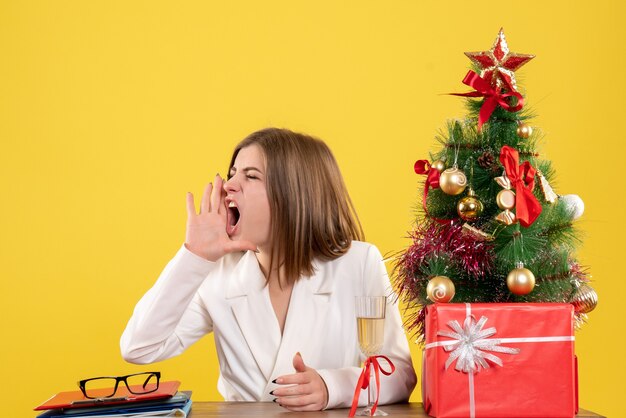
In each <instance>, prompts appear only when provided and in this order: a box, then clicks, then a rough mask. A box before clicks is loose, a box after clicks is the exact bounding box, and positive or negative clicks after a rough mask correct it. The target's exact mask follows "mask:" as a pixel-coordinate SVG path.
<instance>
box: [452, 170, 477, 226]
mask: <svg viewBox="0 0 626 418" xmlns="http://www.w3.org/2000/svg"><path fill="white" fill-rule="evenodd" d="M473 179H474V161H473V160H472V165H471V168H470V186H469V190H468V192H467V196H465V197H464V198H462V199H461V200H459V202H458V203H457V205H456V211H457V213H458V214H459V217H460V218H461V219H463V220H464V221H469V222H473V221H475V220H476V219H478V218H480V215H482V213H483V203H482V202H481V201H480V200H478V198H477V197H476V193H475V192H474V189H472V186H471V182H472V180H473Z"/></svg>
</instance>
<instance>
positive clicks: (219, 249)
mask: <svg viewBox="0 0 626 418" xmlns="http://www.w3.org/2000/svg"><path fill="white" fill-rule="evenodd" d="M222 186H223V180H222V178H221V177H220V175H219V174H218V175H216V176H215V185H213V184H212V183H209V184H207V186H206V188H205V189H204V194H203V195H202V201H201V202H200V212H199V213H197V212H196V207H195V203H194V199H193V194H192V193H190V192H189V193H187V232H186V234H185V247H187V249H188V250H189V251H191V252H192V253H194V254H196V255H198V256H200V257H203V258H205V259H207V260H209V261H217V260H219V259H220V258H221V257H223V256H224V255H225V254H228V253H232V252H237V251H246V250H251V251H256V250H257V247H256V245H254V244H253V243H252V242H249V241H233V240H231V239H230V237H229V236H228V234H227V233H226V210H227V209H226V207H225V205H224V194H223V187H222Z"/></svg>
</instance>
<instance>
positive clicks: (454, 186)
mask: <svg viewBox="0 0 626 418" xmlns="http://www.w3.org/2000/svg"><path fill="white" fill-rule="evenodd" d="M439 187H440V188H441V190H442V191H443V192H444V193H445V194H449V195H452V196H456V195H458V194H461V193H463V191H464V190H465V188H466V187H467V177H465V173H464V172H463V171H462V170H459V168H458V167H457V166H456V164H455V165H453V166H452V168H448V169H446V170H444V171H443V173H441V176H440V177H439Z"/></svg>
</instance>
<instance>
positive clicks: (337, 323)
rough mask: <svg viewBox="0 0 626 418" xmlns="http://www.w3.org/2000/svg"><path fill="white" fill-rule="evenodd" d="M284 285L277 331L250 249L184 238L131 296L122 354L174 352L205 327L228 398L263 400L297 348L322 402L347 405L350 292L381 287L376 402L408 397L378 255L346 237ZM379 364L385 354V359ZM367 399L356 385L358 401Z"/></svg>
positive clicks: (357, 361) (353, 378)
mask: <svg viewBox="0 0 626 418" xmlns="http://www.w3.org/2000/svg"><path fill="white" fill-rule="evenodd" d="M314 267H315V273H314V275H313V276H311V277H310V278H306V277H305V278H301V279H300V280H298V281H297V282H296V283H295V285H294V287H293V290H292V294H291V300H290V302H289V309H288V312H287V318H286V321H285V328H284V332H283V335H282V336H281V333H280V328H279V325H278V320H277V318H276V315H275V313H274V310H273V308H272V304H271V301H270V298H269V293H268V287H267V286H266V280H265V277H264V276H263V274H262V272H261V270H260V267H259V264H258V262H257V260H256V257H255V255H254V253H253V252H246V253H237V254H229V255H227V256H224V257H222V258H221V259H220V260H218V261H217V262H210V261H207V260H205V259H203V258H201V257H198V256H196V255H195V254H193V253H191V252H190V251H188V250H187V249H186V248H185V247H184V246H183V247H182V248H181V249H180V250H179V251H178V253H177V254H176V256H175V257H174V258H173V259H172V260H171V261H170V262H169V264H168V265H167V266H166V267H165V270H163V272H162V273H161V276H160V277H159V279H158V280H157V282H156V284H155V285H154V286H153V287H152V288H151V289H150V290H149V291H148V292H147V293H146V294H145V295H144V296H143V298H142V299H141V300H140V301H139V303H137V306H136V307H135V310H134V313H133V316H132V317H131V319H130V321H129V322H128V325H127V326H126V329H125V330H124V333H123V335H122V338H121V341H120V346H121V350H122V356H123V357H124V359H125V360H127V361H129V362H132V363H138V364H147V363H152V362H156V361H160V360H165V359H167V358H170V357H173V356H176V355H178V354H180V353H182V352H183V351H185V349H186V348H187V347H189V346H190V345H191V344H193V343H194V342H196V341H197V340H198V339H200V338H201V337H202V336H204V335H205V334H207V333H210V332H213V333H214V337H215V345H216V348H217V354H218V358H219V364H220V377H219V380H218V390H219V392H220V393H221V394H222V396H224V398H225V399H226V400H227V401H271V400H272V399H273V398H274V397H273V396H271V395H270V394H269V392H270V391H271V390H273V389H276V388H277V387H278V385H276V384H273V383H272V380H274V379H275V378H276V377H278V376H281V375H285V374H291V373H295V371H294V369H293V365H292V360H293V356H294V355H295V354H296V352H300V353H301V354H302V358H303V359H304V362H305V364H306V365H307V366H309V367H312V368H315V369H316V370H317V372H318V373H319V374H320V376H321V377H322V378H323V379H324V382H325V383H326V386H327V388H328V398H329V399H328V404H327V406H326V408H337V407H349V406H350V404H351V402H352V397H353V395H354V390H355V387H356V383H357V380H358V377H359V375H360V373H361V363H362V361H363V360H364V356H363V355H362V354H361V352H360V350H359V345H358V339H357V326H356V319H355V310H354V297H355V296H361V295H372V296H377V295H388V296H390V297H389V298H388V303H387V312H386V318H385V343H384V347H383V349H382V351H381V354H383V355H385V356H387V357H389V358H390V359H391V360H392V361H393V363H394V364H395V366H396V371H395V372H394V373H393V374H392V375H391V376H384V375H382V374H381V378H382V380H381V390H380V404H385V403H393V402H398V401H403V400H407V399H408V398H409V395H410V394H411V392H412V390H413V388H414V387H415V384H416V381H417V379H416V376H415V371H414V370H413V366H412V363H411V356H410V352H409V347H408V343H407V339H406V337H405V334H404V331H403V328H402V320H401V318H400V313H399V311H398V306H397V300H396V298H395V297H394V296H393V295H392V293H393V292H392V289H391V286H390V283H389V278H388V276H387V271H386V269H385V266H384V263H383V259H382V256H381V255H380V252H379V251H378V249H377V248H376V247H374V246H373V245H371V244H367V243H363V242H358V241H353V242H352V246H351V248H350V250H349V251H348V252H347V253H346V254H344V255H343V256H341V257H339V258H337V259H335V260H331V261H315V262H314ZM382 364H383V367H384V366H385V365H384V361H383V363H382ZM366 403H367V394H366V391H362V392H361V396H360V401H359V404H360V405H364V404H366Z"/></svg>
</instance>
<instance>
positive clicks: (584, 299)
mask: <svg viewBox="0 0 626 418" xmlns="http://www.w3.org/2000/svg"><path fill="white" fill-rule="evenodd" d="M571 303H572V305H574V310H575V311H576V312H578V313H583V314H586V313H589V312H591V311H593V310H594V309H595V308H596V306H598V294H597V293H596V291H595V290H593V288H592V287H591V286H589V285H588V284H587V283H583V284H581V285H580V286H578V289H577V290H576V293H575V294H574V297H573V298H572V302H571Z"/></svg>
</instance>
